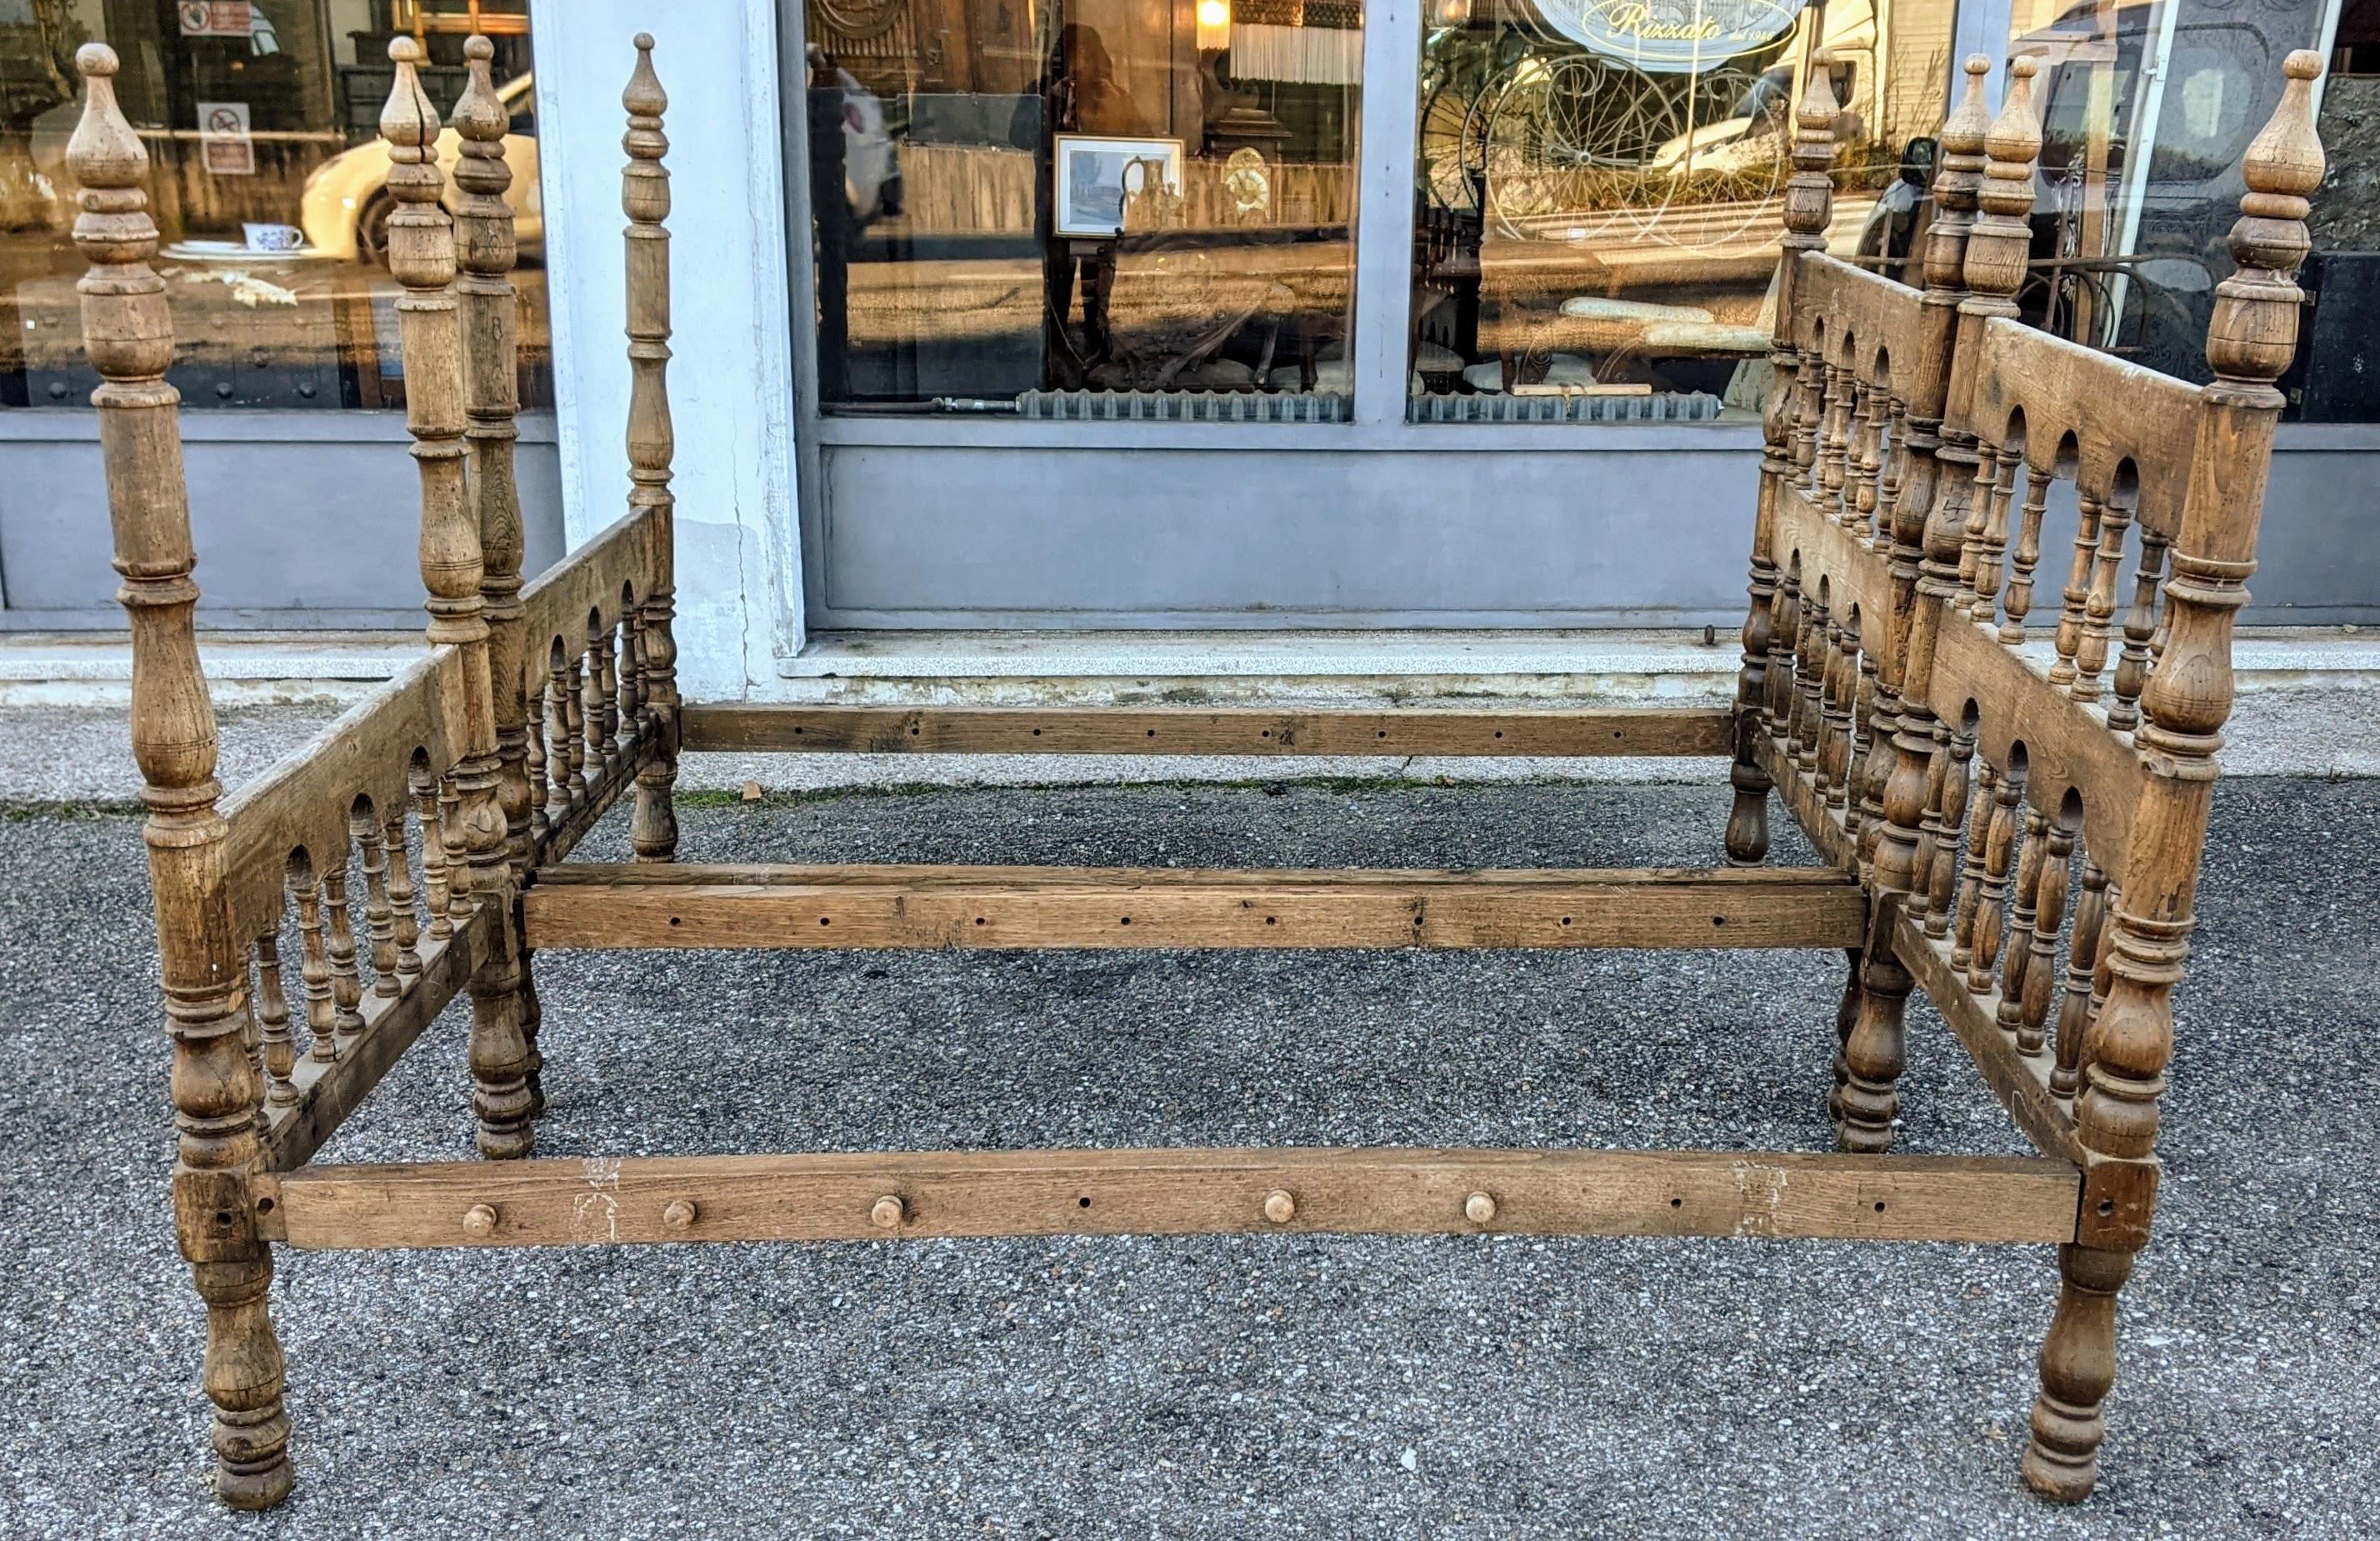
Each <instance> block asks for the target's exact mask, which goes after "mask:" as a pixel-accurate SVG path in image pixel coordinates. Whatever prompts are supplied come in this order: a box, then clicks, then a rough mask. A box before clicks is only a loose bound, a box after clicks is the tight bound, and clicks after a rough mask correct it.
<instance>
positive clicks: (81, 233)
mask: <svg viewBox="0 0 2380 1541" xmlns="http://www.w3.org/2000/svg"><path fill="white" fill-rule="evenodd" d="M75 65H76V67H77V68H78V69H79V70H80V71H81V72H82V77H83V80H84V82H85V85H86V88H87V89H86V91H85V95H84V99H83V111H82V119H81V122H80V123H79V125H78V126H77V127H76V128H75V131H74V137H73V139H72V140H70V141H69V142H68V144H67V166H68V168H69V169H70V170H72V172H73V173H74V176H75V180H76V181H77V182H78V183H79V184H80V186H81V188H82V191H81V195H80V204H81V212H80V214H79V217H78V218H77V219H76V221H75V226H74V239H75V245H76V246H77V247H78V248H79V249H80V250H81V252H82V255H83V257H84V258H85V259H86V260H87V261H90V263H91V271H90V272H89V273H87V274H86V275H85V276H84V278H83V279H82V281H81V283H80V284H79V285H78V287H79V289H80V291H81V294H82V334H83V346H84V348H85V349H86V350H87V351H88V352H89V354H90V355H91V364H92V366H93V367H94V368H95V369H96V370H98V371H99V374H100V379H101V382H102V383H101V385H100V387H99V389H98V391H97V392H95V393H94V394H93V395H92V397H91V401H92V405H93V406H96V407H97V408H98V409H99V431H100V440H101V443H102V445H103V451H104V454H103V458H104V460H105V462H106V467H107V496H108V507H109V514H110V517H111V521H112V523H113V524H114V527H115V567H116V571H117V572H119V573H121V574H123V576H124V587H123V588H122V589H121V590H120V591H119V592H118V593H117V595H116V598H117V599H118V600H119V601H122V603H123V605H124V609H125V613H126V616H127V617H128V621H129V623H130V626H131V632H132V713H131V716H132V755H133V758H134V760H135V761H136V762H137V763H138V764H139V766H140V775H141V780H142V782H143V783H145V789H144V791H143V792H142V795H141V800H142V801H143V802H145V803H147V804H148V805H149V810H150V812H149V819H148V822H147V824H146V825H145V826H144V827H143V829H142V831H141V835H142V839H143V841H144V842H145V843H147V845H148V847H149V878H150V885H151V888H152V892H153V895H154V898H155V905H156V914H157V950H158V959H159V964H160V973H161V975H162V982H163V984H164V996H165V1018H166V1028H167V1031H168V1032H169V1033H170V1034H171V1035H172V1037H173V1041H174V1071H173V1080H172V1095H173V1101H174V1122H175V1128H176V1135H177V1142H176V1160H175V1163H174V1230H175V1235H176V1241H177V1242H178V1243H179V1244H180V1248H181V1253H182V1256H184V1257H185V1258H187V1259H188V1261H189V1264H190V1278H191V1281H192V1283H193V1284H195V1285H196V1286H197V1289H198V1292H199V1297H200V1299H201V1300H203V1301H204V1302H205V1303H206V1308H207V1350H206V1360H205V1365H204V1369H203V1372H202V1374H203V1380H204V1384H205V1387H206V1392H207V1398H208V1400H209V1401H212V1403H213V1404H214V1418H213V1428H212V1440H213V1444H214V1450H215V1456H216V1468H215V1484H214V1486H215V1492H216V1494H217V1495H218V1496H219V1497H221V1498H222V1499H223V1500H224V1501H225V1503H227V1504H230V1505H231V1506H232V1507H233V1508H235V1509H264V1508H267V1507H269V1506H271V1505H273V1504H275V1503H278V1502H280V1501H281V1500H282V1499H284V1498H285V1497H287V1496H288V1493H289V1486H290V1482H291V1472H290V1465H289V1419H288V1416H287V1414H285V1413H284V1412H283V1410H282V1405H281V1389H282V1361H281V1344H280V1342H279V1341H277V1340H276V1339H275V1338H274V1336H273V1318H272V1314H271V1311H270V1309H269V1307H268V1305H267V1304H266V1298H265V1297H266V1294H267V1292H268V1291H269V1289H270V1287H271V1285H272V1283H273V1252H272V1247H271V1244H269V1243H267V1242H264V1241H261V1240H260V1239H259V1238H258V1236H257V1234H256V1208H255V1195H254V1193H253V1188H252V1183H253V1179H254V1175H255V1172H256V1170H257V1168H258V1166H259V1164H260V1162H261V1160H262V1159H263V1158H262V1149H261V1146H260V1144H259V1142H258V1126H259V1122H260V1116H259V1115H260V1114H261V1110H262V1108H263V1100H264V1085H263V1080H262V1078H261V1076H260V1075H259V1074H258V1073H257V1070H258V1067H257V1064H256V1062H255V1061H254V1060H252V1059H250V1057H249V1051H248V1045H249V1037H250V1033H249V1027H250V1022H249V1017H250V1012H251V1003H250V1001H249V998H248V994H247V989H248V959H247V955H246V950H245V948H243V947H240V946H237V945H235V944H234V943H233V942H232V940H231V938H232V936H233V933H234V929H235V928H234V926H233V923H232V917H231V915H230V913H229V911H230V904H229V898H228V894H227V887H226V884H225V874H224V867H225V851H224V845H225V839H226V837H227V836H228V834H229V828H228V826H227V825H226V824H225V821H224V818H223V815H222V813H221V812H220V811H219V810H218V808H217V806H216V805H217V800H218V799H219V798H220V797H221V795H222V792H223V788H222V786H221V785H220V783H217V782H216V780H215V725H214V708H213V703H212V700H211V699H210V698H209V697H208V692H207V682H206V676H205V675H204V674H203V673H200V668H199V649H198V638H197V635H196V633H195V631H194V629H193V622H192V612H193V611H194V610H195V609H196V607H197V604H198V599H199V588H198V584H197V583H196V582H195V581H194V580H193V578H192V572H193V570H194V568H195V567H196V565H197V557H196V554H195V552H194V551H193V549H192V546H191V541H190V509H189V499H188V493H187V491H186V490H185V483H184V480H183V471H182V454H181V431H180V427H179V424H178V422H177V420H176V405H177V403H178V402H179V401H180V397H179V396H178V395H177V394H176V392H175V390H174V388H173V387H172V386H171V385H168V384H167V383H165V370H166V367H167V366H168V365H170V364H171V363H172V362H173V358H174V334H173V324H172V322H171V321H170V320H169V318H168V317H167V314H166V307H165V285H164V280H162V279H160V278H159V277H158V276H157V274H156V273H154V272H153V271H152V270H151V268H150V267H149V261H148V260H149V258H150V257H151V256H152V255H153V254H154V253H155V251H156V249H157V227H156V225H155V224H153V223H152V222H151V220H150V217H149V198H148V193H147V190H146V189H145V188H144V187H143V186H142V183H143V182H144V181H145V179H146V175H147V172H148V166H149V158H148V154H147V152H145V151H144V150H143V149H142V148H141V145H140V140H139V139H138V138H137V137H136V136H135V135H134V134H133V131H132V128H131V126H130V125H129V124H128V123H126V122H125V120H124V116H123V114H122V113H121V111H119V110H118V108H117V106H116V103H115V72H116V57H115V52H114V50H112V49H110V48H108V47H107V45H106V44H104V43H97V42H91V43H85V44H84V45H83V46H82V48H81V49H80V50H79V51H78V52H77V54H76V55H75Z"/></svg>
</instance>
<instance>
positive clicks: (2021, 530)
mask: <svg viewBox="0 0 2380 1541" xmlns="http://www.w3.org/2000/svg"><path fill="white" fill-rule="evenodd" d="M2054 479H2055V478H2054V477H2052V476H2051V474H2050V473H2049V472H2047V471H2045V470H2042V469H2040V468H2039V467H2034V466H2030V465H2028V466H2027V467H2025V468H2024V511H2023V513H2022V516H2020V520H2019V523H2018V526H2017V537H2016V547H2015V549H2014V550H2013V551H2011V552H2010V553H2009V586H2008V599H2007V600H2006V601H2004V603H2003V609H2004V610H2005V612H2006V613H2007V616H2008V619H2007V620H2005V621H2003V622H2001V623H2000V631H1999V638H2000V640H2001V641H2002V642H2005V643H2007V644H2008V645H2009V646H2010V647H2011V648H2014V647H2018V646H2021V645H2022V643H2023V641H2024V618H2025V617H2026V616H2028V615H2030V614H2032V613H2033V574H2034V568H2036V567H2038V566H2040V565H2041V520H2042V516H2043V515H2044V514H2045V513H2046V512H2047V510H2048V506H2049V484H2050V482H2051V481H2052V480H2054Z"/></svg>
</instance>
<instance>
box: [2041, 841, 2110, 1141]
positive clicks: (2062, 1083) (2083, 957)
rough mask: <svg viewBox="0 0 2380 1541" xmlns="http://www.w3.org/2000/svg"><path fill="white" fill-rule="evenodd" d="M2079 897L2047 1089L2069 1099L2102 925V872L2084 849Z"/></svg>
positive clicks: (2087, 1020)
mask: <svg viewBox="0 0 2380 1541" xmlns="http://www.w3.org/2000/svg"><path fill="white" fill-rule="evenodd" d="M2080 889H2081V896H2080V897H2078V898H2077V899H2076V900H2075V902H2074V933H2073V935H2072V936H2071V937H2070V938H2069V939H2068V940H2067V946H2066V978H2065V987H2064V993H2063V994H2062V995H2061V996H2060V998H2059V1000H2058V1032H2057V1041H2056V1045H2055V1048H2056V1053H2057V1057H2056V1062H2055V1063H2054V1064H2053V1065H2052V1066H2051V1067H2050V1072H2049V1089H2050V1090H2051V1091H2053V1092H2056V1093H2057V1094H2058V1096H2060V1097H2064V1098H2071V1097H2072V1096H2073V1095H2074V1088H2075V1086H2076V1085H2077V1084H2078V1083H2079V1082H2080V1081H2081V1079H2082V1074H2083V1039H2084V1037H2085V1035H2086V1034H2087V1033H2088V1032H2089V1030H2090V1026H2091V998H2092V993H2093V985H2094V982H2095V980H2096V979H2097V977H2098V974H2099V959H2100V952H2101V949H2102V945H2103V942H2104V940H2105V937H2106V931H2107V872H2106V871H2105V870H2104V869H2102V868H2100V866H2099V864H2098V863H2097V862H2095V861H2093V860H2092V859H2091V857H2090V855H2089V854H2088V853H2087V852H2086V853H2085V854H2084V855H2083V876H2082V879H2081V881H2080Z"/></svg>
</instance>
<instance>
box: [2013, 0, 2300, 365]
mask: <svg viewBox="0 0 2380 1541" xmlns="http://www.w3.org/2000/svg"><path fill="white" fill-rule="evenodd" d="M2321 25H2322V6H2321V5H2320V4H2319V3H2318V0H2265V3H2264V4H2260V5H2257V6H2236V5H2231V4H2228V3H2224V0H2080V3H2076V0H2016V5H2015V7H2014V9H2013V11H2012V13H2011V22H2010V42H2009V53H2010V55H2011V56H2016V55H2026V56H2029V57H2032V58H2034V59H2036V60H2038V61H2040V65H2041V74H2040V76H2039V78H2038V79H2037V80H2036V82H2035V90H2036V91H2037V93H2038V99H2039V102H2040V104H2041V116H2042V147H2041V187H2040V189H2039V191H2038V193H2037V195H2036V200H2035V203H2034V249H2033V273H2032V276H2031V278H2030V280H2029V282H2028V284H2027V285H2026V288H2025V291H2024V293H2022V295H2020V296H2019V299H2020V301H2021V302H2022V304H2023V306H2024V308H2025V312H2026V315H2027V318H2028V319H2030V320H2032V321H2034V322H2036V323H2037V324H2040V325H2043V326H2046V327H2047V328H2049V329H2050V330H2052V331H2054V332H2057V333H2058V334H2060V335H2062V336H2067V337H2071V338H2074V339H2076V340H2077V341H2080V342H2084V343H2088V344H2090V345H2091V346H2095V347H2101V348H2107V349H2109V350H2111V351H2114V352H2116V353H2119V354H2122V355H2123V356H2125V357H2127V358H2137V359H2139V360H2140V361H2141V362H2142V363H2144V364H2147V365H2149V366H2150V367H2151V368H2153V369H2157V370H2164V371H2165V372H2167V373H2168V374H2175V375H2180V376H2181V377H2182V378H2184V379H2190V380H2206V379H2209V378H2211V376H2210V374H2209V372H2208V370H2207V367H2206V358H2205V344H2206V327H2207V323H2208V322H2209V321H2210V319H2211V318H2212V316H2213V314H2214V301H2215V285H2216V284H2217V283H2219V282H2221V281H2222V279H2223V278H2225V277H2226V276H2228V274H2229V273H2230V272H2231V258H2230V253H2229V251H2228V248H2227V246H2226V237H2227V236H2228V233H2229V231H2230V229H2231V224H2232V222H2233V221H2234V220H2235V219H2237V218H2238V217H2239V208H2240V195H2241V194H2242V193H2243V192H2245V191H2246V190H2247V184H2246V183H2245V182H2244V181H2243V180H2242V179H2241V176H2240V158H2241V157H2242V156H2243V155H2244V154H2245V153H2246V152H2247V149H2248V143H2249V141H2250V140H2253V138H2254V137H2255V134H2256V131H2257V130H2258V129H2259V128H2261V127H2263V126H2264V124H2265V119H2266V118H2267V117H2269V116H2270V115H2272V111H2273V108H2274V106H2275V104H2276V103H2278V102H2279V100H2280V92H2281V84H2282V76H2281V60H2282V58H2283V57H2284V56H2285V55H2288V54H2289V51H2290V50H2292V49H2297V48H2304V47H2308V46H2310V45H2312V44H2313V42H2316V41H2317V39H2318V37H2319V35H2320V32H2321Z"/></svg>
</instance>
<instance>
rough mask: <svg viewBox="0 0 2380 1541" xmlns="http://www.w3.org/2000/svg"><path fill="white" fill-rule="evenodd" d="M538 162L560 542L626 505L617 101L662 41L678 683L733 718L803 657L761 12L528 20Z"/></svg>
mask: <svg viewBox="0 0 2380 1541" xmlns="http://www.w3.org/2000/svg"><path fill="white" fill-rule="evenodd" d="M531 20H532V24H533V26H534V28H535V36H536V48H537V104H538V150H539V155H540V178H541V180H542V182H543V192H544V198H545V243H546V265H547V270H548V281H549V283H548V289H549V293H550V294H551V296H552V305H553V356H554V370H553V375H554V382H553V388H554V406H555V413H556V419H557V422H556V429H557V434H558V437H559V440H560V444H561V458H562V494H563V512H564V525H565V534H566V536H567V538H568V540H569V541H570V543H571V544H572V545H573V546H577V545H578V544H580V543H582V542H584V541H585V540H587V539H588V538H589V537H590V536H592V535H594V534H595V533H596V532H597V531H599V530H601V529H602V528H604V527H605V526H606V525H609V524H610V523H611V522H612V521H613V519H615V518H617V517H619V516H620V515H621V514H622V513H623V512H625V509H626V507H627V493H628V472H627V464H628V463H627V452H626V450H625V447H624V440H625V433H626V430H627V407H628V366H627V358H626V353H625V347H626V340H625V325H626V313H625V300H624V298H623V296H622V285H623V282H624V279H623V275H622V270H623V259H622V255H621V235H620V232H621V229H622V226H623V225H624V224H625V217H624V216H623V215H622V214H621V212H620V168H621V166H622V165H623V164H625V161H626V156H625V153H624V152H622V151H621V149H620V136H621V134H622V133H623V132H624V131H625V127H626V119H625V114H624V113H623V112H622V109H621V106H620V91H621V88H622V87H624V86H625V84H626V83H627V79H628V74H629V71H630V70H632V69H633V68H634V67H636V50H635V48H634V46H633V45H632V44H631V42H630V41H629V40H630V39H632V38H633V37H634V36H635V35H636V34H637V32H638V31H640V30H642V31H650V32H651V33H652V34H653V37H654V40H655V47H654V49H653V67H654V70H655V71H656V73H658V74H659V75H660V76H661V79H662V87H663V89H664V90H666V91H668V92H669V98H670V104H669V111H668V113H667V115H666V116H665V117H664V119H663V122H664V126H665V127H666V128H667V131H668V134H669V138H670V153H669V157H668V159H667V161H666V162H665V163H664V164H667V166H668V167H669V172H670V188H671V195H672V210H671V213H670V220H669V229H670V237H671V238H670V247H671V252H672V262H671V265H672V278H671V302H672V306H673V309H674V315H673V318H672V321H673V330H674V337H673V340H672V343H671V346H672V348H673V349H674V352H675V355H676V357H675V358H674V359H673V360H672V362H671V365H670V371H669V385H670V407H671V413H672V416H673V418H674V422H675V425H676V429H677V455H676V458H675V461H674V466H673V469H674V473H675V474H674V482H673V485H674V489H675V491H676V493H677V641H678V682H679V686H680V687H681V689H683V690H684V691H685V693H686V696H687V697H688V698H693V699H700V700H730V699H739V698H744V697H746V696H747V695H750V694H751V693H752V692H753V690H754V687H755V686H771V685H773V684H774V683H775V681H776V678H777V670H776V660H777V657H778V655H779V654H780V653H781V652H785V653H790V652H792V651H793V650H794V649H797V648H799V647H800V645H801V642H802V635H803V631H802V582H801V548H800V544H799V541H798V540H797V539H796V537H795V531H796V530H797V529H798V528H799V526H798V525H797V523H796V522H795V480H794V383H793V381H794V373H793V353H792V337H793V334H792V332H791V329H790V327H789V324H788V319H787V306H786V292H787V291H786V267H785V210H784V199H785V176H784V168H783V140H782V139H781V137H780V134H779V124H780V122H781V119H780V116H779V96H778V84H779V82H778V79H777V39H776V20H775V14H774V7H773V6H770V5H768V4H766V3H765V0H676V3H674V4H671V5H668V6H661V5H655V4H653V3H651V0H536V3H535V4H534V5H533V6H531Z"/></svg>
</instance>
